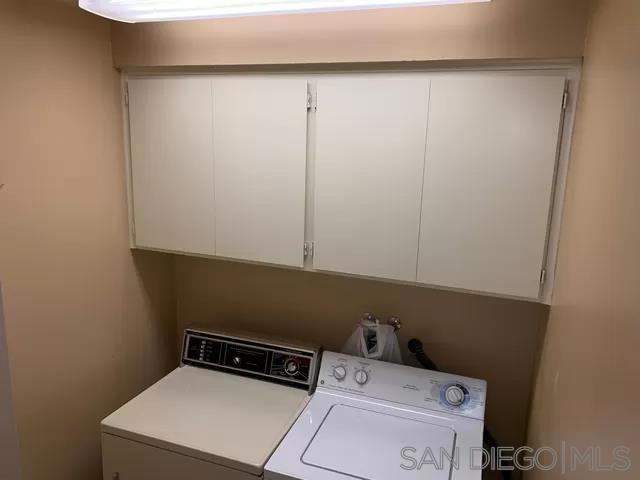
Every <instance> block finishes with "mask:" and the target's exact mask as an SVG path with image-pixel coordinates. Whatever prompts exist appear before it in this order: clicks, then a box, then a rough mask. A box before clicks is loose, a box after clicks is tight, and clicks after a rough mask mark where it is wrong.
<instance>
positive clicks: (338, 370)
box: [333, 365, 347, 380]
mask: <svg viewBox="0 0 640 480" xmlns="http://www.w3.org/2000/svg"><path fill="white" fill-rule="evenodd" d="M333 376H334V378H335V379H336V380H344V378H345V377H346V376H347V369H346V368H344V367H343V366H342V365H340V366H338V367H333Z"/></svg>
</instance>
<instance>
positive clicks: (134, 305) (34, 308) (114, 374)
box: [0, 0, 176, 480]
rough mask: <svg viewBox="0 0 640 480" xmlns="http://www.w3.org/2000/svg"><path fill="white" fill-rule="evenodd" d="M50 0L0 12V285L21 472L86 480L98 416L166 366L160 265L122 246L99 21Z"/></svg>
mask: <svg viewBox="0 0 640 480" xmlns="http://www.w3.org/2000/svg"><path fill="white" fill-rule="evenodd" d="M51 3H52V2H42V3H41V4H40V5H37V6H35V5H34V4H33V2H31V1H25V0H19V1H15V2H11V1H6V0H5V1H3V2H2V4H1V6H0V58H1V59H2V75H0V92H2V96H1V102H0V103H1V105H2V106H1V108H0V184H2V185H3V186H2V188H1V189H0V281H1V282H2V286H3V294H4V313H5V320H6V323H7V336H8V343H9V354H10V365H11V371H12V381H13V388H14V399H15V407H16V414H17V425H18V433H19V440H20V447H21V459H22V469H23V473H24V479H25V480H71V479H73V480H82V479H96V478H99V477H100V473H99V469H100V450H99V439H100V437H99V426H98V422H99V420H100V419H101V418H102V417H103V416H105V415H106V414H108V413H109V412H110V411H112V410H113V409H115V408H116V407H118V406H119V405H120V404H122V403H124V402H125V401H126V400H128V399H129V398H131V397H132V396H133V395H134V394H135V393H136V392H138V391H140V390H141V389H142V388H144V387H145V386H146V385H148V384H149V383H151V382H152V381H153V380H155V379H156V378H158V377H159V376H160V375H161V374H163V373H164V372H166V371H167V369H168V368H170V367H171V366H172V365H173V364H174V363H175V359H176V357H175V355H174V354H175V315H174V312H175V310H174V308H175V304H174V301H175V297H174V295H173V290H172V285H173V262H172V259H171V258H170V257H164V256H162V255H158V254H145V253H139V254H136V255H135V256H132V255H131V253H130V251H129V250H128V248H127V247H128V245H127V219H126V207H125V187H124V185H125V182H124V168H123V159H122V145H121V130H120V128H121V127H120V123H121V122H120V113H119V106H118V98H119V95H118V86H117V76H116V74H115V71H114V70H113V68H112V64H111V49H110V41H109V24H108V22H106V21H103V20H100V19H98V18H96V17H93V16H90V15H88V14H84V13H80V12H79V11H77V10H76V9H75V8H74V9H70V8H68V7H67V6H65V5H62V4H55V2H53V3H54V4H53V5H51ZM48 5H50V6H48Z"/></svg>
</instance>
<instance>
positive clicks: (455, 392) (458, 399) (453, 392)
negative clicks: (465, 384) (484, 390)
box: [444, 385, 464, 407]
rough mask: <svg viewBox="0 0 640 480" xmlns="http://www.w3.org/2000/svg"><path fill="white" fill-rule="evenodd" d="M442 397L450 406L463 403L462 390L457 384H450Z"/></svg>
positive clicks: (457, 405)
mask: <svg viewBox="0 0 640 480" xmlns="http://www.w3.org/2000/svg"><path fill="white" fill-rule="evenodd" d="M444 398H445V400H446V401H447V403H448V404H449V405H451V406H452V407H459V406H460V405H462V404H463V403H464V392H463V391H462V389H461V388H460V387H459V386H457V385H451V386H450V387H447V389H446V390H445V392H444Z"/></svg>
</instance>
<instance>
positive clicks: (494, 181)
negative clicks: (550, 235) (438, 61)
mask: <svg viewBox="0 0 640 480" xmlns="http://www.w3.org/2000/svg"><path fill="white" fill-rule="evenodd" d="M564 85H565V80H564V78H559V77H554V76H521V75H509V76H507V75H502V76H500V75H496V74H461V75H455V76H442V77H436V78H434V79H433V81H432V83H431V96H430V105H429V128H428V137H427V153H426V167H425V180H424V195H423V202H422V222H421V229H420V253H419V266H418V281H420V282H424V283H428V284H433V285H441V286H449V287H456V288H463V289H468V290H476V291H483V292H493V293H498V294H505V295H514V296H520V297H528V298H537V297H538V294H539V288H540V272H541V268H542V266H543V261H544V255H545V243H546V238H547V226H548V220H549V209H550V205H551V195H552V191H553V182H554V170H555V164H556V151H557V146H558V138H559V129H560V124H561V114H562V97H563V92H564Z"/></svg>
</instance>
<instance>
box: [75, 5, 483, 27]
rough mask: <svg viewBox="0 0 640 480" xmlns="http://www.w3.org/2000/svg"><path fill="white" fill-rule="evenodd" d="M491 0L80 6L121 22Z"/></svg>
mask: <svg viewBox="0 0 640 480" xmlns="http://www.w3.org/2000/svg"><path fill="white" fill-rule="evenodd" d="M490 1H491V0H421V1H420V0H413V1H412V0H342V1H340V0H80V1H79V5H80V8H82V9H84V10H87V11H89V12H91V13H95V14H96V15H100V16H102V17H106V18H110V19H112V20H118V21H120V22H129V23H136V22H163V21H170V20H196V19H203V18H222V17H241V16H248V15H275V14H279V13H304V12H329V11H335V10H360V9H367V8H390V7H418V6H426V5H447V4H453V3H477V2H490Z"/></svg>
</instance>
